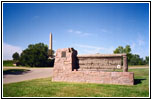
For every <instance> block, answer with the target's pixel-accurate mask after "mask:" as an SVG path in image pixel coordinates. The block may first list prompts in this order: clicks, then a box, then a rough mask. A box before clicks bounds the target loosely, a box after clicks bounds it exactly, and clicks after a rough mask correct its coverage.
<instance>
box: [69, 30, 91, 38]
mask: <svg viewBox="0 0 152 100" xmlns="http://www.w3.org/2000/svg"><path fill="white" fill-rule="evenodd" d="M68 32H69V33H73V34H76V35H79V36H89V35H91V33H87V32H82V31H79V30H73V29H69V30H68Z"/></svg>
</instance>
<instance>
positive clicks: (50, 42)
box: [49, 33, 52, 57]
mask: <svg viewBox="0 0 152 100" xmlns="http://www.w3.org/2000/svg"><path fill="white" fill-rule="evenodd" d="M49 50H50V53H51V57H52V33H50V41H49Z"/></svg>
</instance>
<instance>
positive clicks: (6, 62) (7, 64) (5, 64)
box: [3, 60, 14, 67]
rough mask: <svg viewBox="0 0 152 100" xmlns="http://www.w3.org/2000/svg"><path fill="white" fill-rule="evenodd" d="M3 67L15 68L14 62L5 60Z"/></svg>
mask: <svg viewBox="0 0 152 100" xmlns="http://www.w3.org/2000/svg"><path fill="white" fill-rule="evenodd" d="M3 66H8V67H9V66H14V65H13V60H4V61H3Z"/></svg>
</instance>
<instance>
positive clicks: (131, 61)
mask: <svg viewBox="0 0 152 100" xmlns="http://www.w3.org/2000/svg"><path fill="white" fill-rule="evenodd" d="M113 52H114V53H115V54H116V53H126V54H127V60H128V65H144V64H147V63H148V62H149V57H147V58H145V59H146V60H143V58H140V56H139V55H137V54H132V53H131V48H130V46H129V45H126V46H125V48H123V47H122V46H118V48H116V49H115V50H114V51H113Z"/></svg>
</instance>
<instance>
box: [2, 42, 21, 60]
mask: <svg viewBox="0 0 152 100" xmlns="http://www.w3.org/2000/svg"><path fill="white" fill-rule="evenodd" d="M15 52H18V53H19V54H20V53H21V52H22V49H21V48H20V47H18V46H13V45H10V44H7V43H3V60H11V59H12V55H13V53H15Z"/></svg>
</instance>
